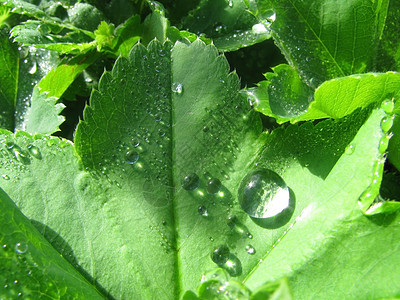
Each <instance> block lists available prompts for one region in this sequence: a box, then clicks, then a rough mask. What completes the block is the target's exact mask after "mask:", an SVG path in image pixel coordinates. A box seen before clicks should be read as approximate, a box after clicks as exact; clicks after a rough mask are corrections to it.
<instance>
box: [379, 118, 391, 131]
mask: <svg viewBox="0 0 400 300" xmlns="http://www.w3.org/2000/svg"><path fill="white" fill-rule="evenodd" d="M393 120H394V116H386V117H384V118H383V119H382V121H381V129H382V131H383V132H384V133H388V132H389V131H390V129H391V128H392V126H393Z"/></svg>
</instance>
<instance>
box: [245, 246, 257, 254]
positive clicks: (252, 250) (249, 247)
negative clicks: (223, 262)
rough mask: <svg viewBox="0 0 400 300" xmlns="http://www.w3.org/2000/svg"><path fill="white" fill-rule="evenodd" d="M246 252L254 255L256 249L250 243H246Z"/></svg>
mask: <svg viewBox="0 0 400 300" xmlns="http://www.w3.org/2000/svg"><path fill="white" fill-rule="evenodd" d="M246 252H247V253H248V254H250V255H254V254H256V249H255V248H254V247H253V246H252V245H247V246H246Z"/></svg>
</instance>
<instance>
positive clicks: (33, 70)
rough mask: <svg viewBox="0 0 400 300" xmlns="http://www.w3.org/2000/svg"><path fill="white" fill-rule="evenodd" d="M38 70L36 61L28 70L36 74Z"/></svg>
mask: <svg viewBox="0 0 400 300" xmlns="http://www.w3.org/2000/svg"><path fill="white" fill-rule="evenodd" d="M36 71H37V64H36V62H34V63H33V65H32V67H31V68H30V69H29V70H28V73H29V74H35V73H36Z"/></svg>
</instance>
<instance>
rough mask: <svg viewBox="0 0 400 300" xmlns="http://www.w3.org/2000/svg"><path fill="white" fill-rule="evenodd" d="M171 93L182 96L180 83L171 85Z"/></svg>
mask: <svg viewBox="0 0 400 300" xmlns="http://www.w3.org/2000/svg"><path fill="white" fill-rule="evenodd" d="M172 91H173V92H174V93H177V94H179V95H180V94H182V92H183V85H182V83H179V82H174V83H172Z"/></svg>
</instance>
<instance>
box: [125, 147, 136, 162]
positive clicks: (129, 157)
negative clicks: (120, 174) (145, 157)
mask: <svg viewBox="0 0 400 300" xmlns="http://www.w3.org/2000/svg"><path fill="white" fill-rule="evenodd" d="M125 158H126V162H127V163H128V164H130V165H133V164H134V163H136V162H137V161H138V159H139V153H137V152H136V151H133V150H129V151H128V152H126V155H125Z"/></svg>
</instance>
